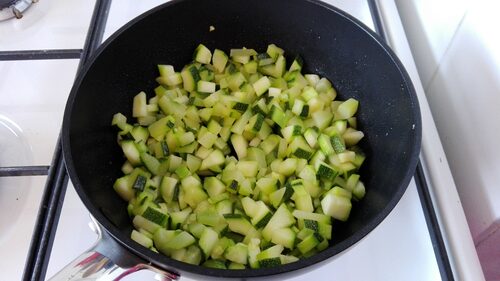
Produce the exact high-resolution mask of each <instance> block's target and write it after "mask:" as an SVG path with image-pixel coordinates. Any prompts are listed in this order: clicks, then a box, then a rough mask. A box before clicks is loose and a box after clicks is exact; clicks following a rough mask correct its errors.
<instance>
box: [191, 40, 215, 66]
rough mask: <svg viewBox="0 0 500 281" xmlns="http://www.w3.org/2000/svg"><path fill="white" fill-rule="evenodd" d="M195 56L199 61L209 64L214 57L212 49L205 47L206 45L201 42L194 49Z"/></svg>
mask: <svg viewBox="0 0 500 281" xmlns="http://www.w3.org/2000/svg"><path fill="white" fill-rule="evenodd" d="M193 58H194V60H195V61H197V62H199V63H204V64H209V63H210V60H211V58H212V52H210V50H209V49H208V48H207V47H205V45H203V44H200V45H198V47H197V48H196V49H195V50H194V54H193Z"/></svg>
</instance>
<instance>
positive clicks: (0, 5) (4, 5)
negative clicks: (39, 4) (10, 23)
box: [0, 0, 38, 21]
mask: <svg viewBox="0 0 500 281" xmlns="http://www.w3.org/2000/svg"><path fill="white" fill-rule="evenodd" d="M36 1H38V0H0V21H2V20H7V19H10V18H13V17H16V18H18V19H20V18H22V17H23V12H24V11H25V10H26V9H28V7H29V6H31V4H33V3H34V2H36Z"/></svg>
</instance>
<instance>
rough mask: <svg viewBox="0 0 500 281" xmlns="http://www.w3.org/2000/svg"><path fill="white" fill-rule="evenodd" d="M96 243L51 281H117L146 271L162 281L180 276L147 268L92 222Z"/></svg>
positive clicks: (150, 267)
mask: <svg viewBox="0 0 500 281" xmlns="http://www.w3.org/2000/svg"><path fill="white" fill-rule="evenodd" d="M92 220H93V222H94V224H95V226H96V227H95V229H96V231H97V233H98V236H99V239H98V240H97V242H96V243H95V245H94V246H92V247H91V248H90V249H89V250H87V251H86V252H85V253H83V254H81V255H80V256H79V257H77V258H76V259H75V260H74V261H72V262H71V263H70V264H68V265H67V266H65V267H64V268H63V269H62V270H61V271H59V272H58V273H57V274H56V275H54V276H53V277H51V278H50V279H48V280H50V281H76V280H95V281H118V280H121V279H122V278H123V277H125V276H127V275H129V274H132V273H134V272H136V271H139V270H143V269H148V270H151V271H154V272H156V273H157V274H159V275H160V276H161V278H162V280H163V281H173V280H177V279H179V277H180V276H179V274H177V273H174V272H168V271H165V270H162V269H159V268H156V267H154V266H152V265H151V264H148V263H147V262H145V261H144V260H143V259H141V258H139V257H137V256H136V255H134V254H132V253H130V252H129V251H128V250H126V249H124V248H123V246H121V245H119V244H118V242H116V241H115V240H114V239H113V238H112V237H110V236H109V234H107V233H106V232H105V231H103V230H102V229H101V227H100V225H99V224H98V223H97V222H96V221H95V220H94V219H92Z"/></svg>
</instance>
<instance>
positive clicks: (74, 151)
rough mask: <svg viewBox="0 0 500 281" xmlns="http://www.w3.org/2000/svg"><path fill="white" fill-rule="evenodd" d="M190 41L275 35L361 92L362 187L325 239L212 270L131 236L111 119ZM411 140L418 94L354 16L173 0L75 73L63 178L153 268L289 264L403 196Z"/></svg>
mask: <svg viewBox="0 0 500 281" xmlns="http://www.w3.org/2000/svg"><path fill="white" fill-rule="evenodd" d="M211 25H212V26H214V27H215V31H213V32H209V26H211ZM199 43H203V44H205V45H206V46H207V47H209V48H210V49H214V48H219V49H222V50H225V51H229V49H231V48H240V47H243V46H245V47H250V48H254V49H257V50H260V51H263V50H265V48H266V46H267V45H268V44H269V43H275V44H277V45H278V46H280V47H282V48H284V49H285V50H286V51H287V53H288V55H290V56H293V55H296V54H300V55H301V56H302V57H303V58H304V61H305V62H306V64H305V70H306V72H311V73H317V74H319V75H321V76H326V77H328V78H329V79H330V80H331V81H332V82H333V84H334V85H335V87H336V89H337V91H338V96H339V99H340V100H345V99H347V98H349V97H354V98H356V99H358V100H359V101H360V110H359V114H358V120H359V121H358V123H359V126H360V128H361V130H362V131H363V132H364V133H365V136H366V137H365V138H364V140H363V141H362V143H361V145H362V148H363V149H364V151H365V152H366V153H367V155H368V157H367V161H366V162H365V164H364V168H363V169H362V171H361V175H362V179H363V180H364V182H365V184H366V187H367V194H366V197H365V198H364V199H363V200H362V201H361V202H360V203H359V204H357V205H356V206H354V208H353V211H352V213H351V216H350V218H349V221H348V222H346V223H342V224H338V225H335V226H334V233H333V240H332V241H333V242H332V244H331V245H330V247H329V248H328V249H326V250H324V251H322V252H320V253H318V254H316V255H314V256H312V257H310V258H307V259H303V260H300V261H298V262H295V263H291V264H287V265H283V266H280V267H275V268H266V269H251V270H250V269H248V270H220V269H209V268H204V267H201V266H193V265H189V264H186V263H182V262H178V261H175V260H172V259H170V258H168V257H166V256H163V255H161V254H156V253H153V252H152V251H150V250H147V249H145V248H143V247H142V246H140V245H139V244H137V243H135V242H134V241H132V240H131V239H130V232H131V231H132V224H131V219H130V218H129V216H128V215H127V211H126V203H125V202H124V201H123V200H121V199H120V197H119V196H118V195H117V194H116V193H115V191H114V190H113V188H112V185H113V182H114V180H115V179H116V178H117V177H118V176H120V173H121V172H120V167H121V164H122V163H123V156H122V152H121V150H120V148H119V146H118V145H117V144H116V134H115V131H114V130H113V128H111V126H110V122H111V118H112V116H113V114H114V113H116V112H123V113H125V114H128V115H129V116H130V115H131V108H132V102H131V101H132V98H133V96H134V95H135V94H137V93H138V92H139V91H141V90H146V92H147V93H149V95H150V96H151V95H152V90H153V88H154V87H155V85H156V82H155V79H154V78H155V77H156V76H157V70H156V65H157V64H173V65H174V66H175V67H176V69H179V68H180V67H182V66H183V65H184V64H186V63H187V62H189V61H190V60H191V58H192V52H193V50H194V48H195V47H196V46H197V45H198V44H199ZM420 139H421V123H420V112H419V107H418V101H417V98H416V95H415V92H414V89H413V86H412V84H411V81H410V79H409V77H408V75H407V73H406V71H405V70H404V68H403V66H402V64H401V63H400V61H399V60H398V59H397V58H396V56H395V55H394V53H393V52H391V50H390V49H389V47H387V45H385V44H384V43H382V42H380V40H379V39H378V37H377V36H376V35H374V33H373V32H371V31H370V30H369V29H368V28H367V27H366V26H364V25H363V24H362V23H360V22H359V21H357V20H356V19H354V18H353V17H351V16H349V15H347V14H345V13H344V12H342V11H340V10H338V9H336V8H334V7H332V6H329V5H327V4H324V3H321V2H317V1H306V0H293V1H279V0H267V1H263V0H262V1H245V0H203V1H195V0H181V1H172V2H169V3H167V4H165V5H162V6H160V7H158V8H155V9H153V10H151V11H149V12H147V13H145V14H143V15H141V16H139V17H138V18H136V19H135V20H133V21H132V22H130V23H128V24H127V25H126V26H124V27H123V28H122V29H120V30H119V31H118V32H117V33H115V34H114V35H113V36H112V37H111V38H109V39H108V40H107V41H106V42H105V43H104V44H103V45H102V46H101V47H100V49H99V50H98V52H97V54H96V55H95V56H94V58H93V59H92V60H91V62H90V63H89V64H87V66H86V68H85V70H84V71H82V72H81V73H80V75H79V76H78V77H77V79H76V82H75V85H74V87H73V89H72V92H71V95H70V97H69V100H68V103H67V107H66V111H65V115H64V124H63V134H62V141H63V153H64V157H65V161H66V165H67V169H68V172H69V175H70V177H71V179H72V182H73V184H74V186H75V188H76V191H77V192H78V194H79V195H80V197H81V199H82V201H83V203H84V204H85V206H86V207H87V208H88V209H89V211H90V213H91V214H92V216H94V217H95V218H96V220H97V221H98V223H99V224H100V225H101V226H102V227H103V228H104V230H105V233H107V234H109V235H110V236H111V237H112V240H113V241H115V242H117V243H116V244H117V245H119V246H121V247H124V248H126V249H127V250H128V251H129V252H131V253H133V254H134V255H136V256H138V257H139V258H141V259H143V260H146V261H148V262H150V263H152V265H153V266H155V267H158V268H162V269H166V270H170V271H174V272H177V273H182V274H187V275H190V274H195V275H198V278H202V279H203V280H206V279H207V277H208V276H212V277H239V278H247V277H258V276H269V275H274V274H281V273H285V272H292V271H295V270H298V269H302V268H305V267H309V266H310V265H312V264H316V263H319V262H321V261H323V260H325V259H328V258H330V257H332V256H334V255H336V254H338V253H340V252H341V251H343V250H345V249H346V248H348V247H350V246H351V245H353V244H354V243H356V242H357V241H359V240H360V239H361V238H363V237H364V236H365V235H366V234H368V233H369V232H370V231H371V230H373V229H374V228H375V226H377V225H378V224H379V223H380V222H381V221H382V220H383V219H384V218H385V217H386V216H387V214H388V213H389V212H390V211H391V210H392V209H393V207H394V206H395V205H396V203H397V202H398V201H399V199H400V198H401V196H402V195H403V193H404V191H405V190H406V187H407V185H408V183H409V181H410V179H411V177H412V175H413V173H414V169H415V166H416V163H417V161H418V155H419V150H420ZM309 268H310V267H309ZM294 273H296V272H294ZM201 275H203V277H200V276H201ZM280 276H281V275H280Z"/></svg>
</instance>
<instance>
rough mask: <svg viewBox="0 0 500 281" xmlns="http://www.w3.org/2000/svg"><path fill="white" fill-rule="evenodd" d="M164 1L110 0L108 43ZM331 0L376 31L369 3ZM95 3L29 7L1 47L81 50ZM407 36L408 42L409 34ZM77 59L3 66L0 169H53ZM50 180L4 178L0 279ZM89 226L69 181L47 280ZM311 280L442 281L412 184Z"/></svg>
mask: <svg viewBox="0 0 500 281" xmlns="http://www.w3.org/2000/svg"><path fill="white" fill-rule="evenodd" d="M161 2H163V1H155V0H143V1H133V0H119V1H118V0H115V1H113V2H112V5H111V9H110V12H109V17H108V22H107V26H106V31H105V35H104V38H107V37H109V35H111V34H112V33H113V32H114V31H115V30H117V29H118V28H119V27H121V26H122V25H123V24H125V23H126V22H128V21H129V20H131V19H132V18H134V17H136V16H137V15H139V14H141V13H142V12H144V11H146V10H148V9H150V8H152V7H154V6H156V5H158V4H160V3H161ZM326 2H329V3H330V4H333V5H335V6H337V7H339V8H341V9H343V10H345V11H346V12H348V13H350V14H352V15H354V16H355V17H357V18H358V19H360V20H361V21H362V22H364V23H365V24H366V25H367V26H369V27H372V28H373V26H374V24H373V21H372V17H371V14H370V10H369V6H368V2H367V1H366V0H349V1H344V0H329V1H326ZM390 2H392V1H390ZM94 4H95V3H94V2H93V1H81V0H40V1H39V2H38V3H36V4H35V5H34V6H33V7H31V8H30V9H28V11H27V12H26V13H25V15H24V18H23V19H21V20H9V21H4V22H0V51H12V50H33V49H81V48H82V47H83V44H84V41H85V37H86V33H87V29H88V25H89V21H90V18H91V15H92V11H93V8H94ZM390 5H391V6H390V7H392V6H393V5H394V4H393V3H390ZM391 9H392V12H388V11H387V10H386V11H383V12H385V13H392V14H390V17H395V18H396V19H399V16H398V14H397V11H396V10H395V9H393V8H391ZM386 16H387V15H386ZM402 38H403V40H405V37H404V34H403V37H402ZM406 48H407V46H406ZM401 54H402V55H403V56H401ZM401 54H400V56H401V59H402V60H403V62H405V63H407V64H408V63H410V64H411V65H412V66H413V68H414V65H413V59H412V57H411V55H410V54H409V53H408V52H406V53H405V52H402V53H401ZM78 62H79V61H78V60H76V59H61V60H39V61H30V60H26V61H0V155H1V156H2V157H0V166H15V165H49V164H50V162H51V158H52V153H53V151H54V146H55V144H56V141H57V137H58V133H59V130H60V125H61V122H62V115H63V111H64V106H65V103H66V99H67V96H68V93H69V91H70V88H71V86H72V83H73V79H74V76H75V73H76V70H77V66H78ZM410 73H411V74H412V77H416V78H417V80H415V79H414V82H415V83H419V80H418V76H416V73H415V71H413V73H412V71H410ZM423 102H426V101H425V100H424V101H423ZM421 103H422V100H421ZM423 112H425V111H423ZM430 118H431V120H432V117H430ZM424 125H425V123H424ZM6 127H9V128H14V129H13V130H8V129H5V128H6ZM424 128H425V127H424ZM7 145H9V146H8V147H7ZM45 179H46V176H38V177H16V178H1V177H0V249H1V250H0V260H1V262H0V280H20V279H21V276H22V272H23V269H24V262H25V259H26V255H27V252H28V248H29V244H30V239H31V234H32V233H31V232H32V229H33V226H34V223H35V219H36V215H37V211H38V208H39V205H38V204H39V202H40V199H41V196H42V192H43V188H44V184H45ZM89 222H90V219H89V215H88V212H87V211H86V209H85V207H84V206H83V204H82V203H81V201H80V199H79V197H78V196H77V195H76V192H75V191H74V189H73V186H72V185H71V183H70V184H69V186H68V189H67V192H66V197H65V201H64V206H63V209H62V212H61V217H60V221H59V224H58V229H57V233H56V237H55V241H54V246H53V249H52V254H51V258H50V262H49V265H48V270H47V276H52V275H53V274H55V273H56V272H57V271H59V270H60V269H61V268H62V267H63V266H64V265H65V264H66V263H68V262H69V261H71V260H72V259H74V258H75V257H77V256H78V254H80V253H81V252H83V251H84V250H86V249H87V248H89V247H90V246H91V245H92V244H93V243H94V242H95V240H96V235H95V234H94V232H92V231H91V229H90V228H89V226H88V224H89ZM153 277H154V274H152V273H150V272H139V273H136V274H134V275H131V276H130V277H127V278H126V279H125V280H153ZM305 279H310V280H318V281H320V280H384V281H387V280H415V281H417V280H418V281H420V280H441V277H440V273H439V269H438V265H437V262H436V257H435V255H434V250H433V246H432V243H431V239H430V236H429V232H428V228H427V226H426V221H425V218H424V215H423V211H422V207H421V203H420V201H419V196H418V194H417V189H416V186H415V183H414V182H413V181H412V182H411V183H410V186H409V187H408V190H407V191H406V193H405V194H404V196H403V198H402V199H401V201H400V202H399V204H398V205H397V206H396V207H395V209H394V211H393V212H391V214H390V215H389V216H388V217H387V218H386V219H385V220H384V221H383V222H382V223H381V224H380V225H379V226H378V227H377V228H376V229H375V230H374V231H373V232H371V233H370V234H369V235H367V236H366V238H364V239H363V240H362V241H360V242H359V243H357V244H356V245H355V246H354V247H351V248H350V249H348V250H347V251H345V252H344V253H343V254H341V255H339V256H337V257H336V258H334V259H331V260H329V261H328V262H327V263H326V264H325V265H324V266H322V267H320V268H319V269H317V270H315V271H312V272H309V273H307V274H305V275H300V276H297V277H295V278H292V279H291V280H305ZM181 280H188V279H184V278H182V279H181ZM476 280H477V279H476Z"/></svg>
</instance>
